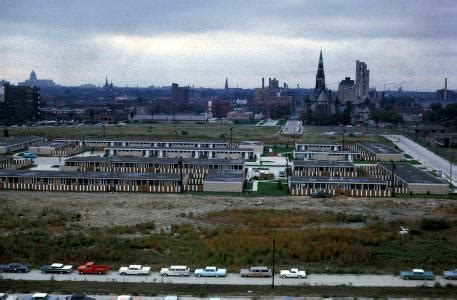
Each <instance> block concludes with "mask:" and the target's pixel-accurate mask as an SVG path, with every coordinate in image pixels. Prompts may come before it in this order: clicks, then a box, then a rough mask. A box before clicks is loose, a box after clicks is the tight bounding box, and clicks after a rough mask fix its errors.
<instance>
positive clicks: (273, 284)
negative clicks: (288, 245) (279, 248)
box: [271, 229, 276, 289]
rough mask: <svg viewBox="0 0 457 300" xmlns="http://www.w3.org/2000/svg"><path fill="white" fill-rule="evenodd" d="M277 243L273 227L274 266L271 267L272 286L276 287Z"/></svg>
mask: <svg viewBox="0 0 457 300" xmlns="http://www.w3.org/2000/svg"><path fill="white" fill-rule="evenodd" d="M275 244H276V240H275V230H274V229H273V260H272V262H273V266H272V268H271V288H272V289H274V288H275Z"/></svg>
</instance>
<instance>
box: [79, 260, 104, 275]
mask: <svg viewBox="0 0 457 300" xmlns="http://www.w3.org/2000/svg"><path fill="white" fill-rule="evenodd" d="M109 270H110V267H109V266H106V265H96V264H95V263H94V262H92V261H90V262H88V263H86V264H85V265H82V266H79V267H78V273H79V274H98V275H102V274H106V273H108V271H109Z"/></svg>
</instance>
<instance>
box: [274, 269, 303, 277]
mask: <svg viewBox="0 0 457 300" xmlns="http://www.w3.org/2000/svg"><path fill="white" fill-rule="evenodd" d="M279 276H281V278H306V271H300V270H298V269H297V268H292V269H290V270H281V272H280V273H279Z"/></svg>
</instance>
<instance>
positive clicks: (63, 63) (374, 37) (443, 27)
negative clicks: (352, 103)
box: [0, 0, 457, 90]
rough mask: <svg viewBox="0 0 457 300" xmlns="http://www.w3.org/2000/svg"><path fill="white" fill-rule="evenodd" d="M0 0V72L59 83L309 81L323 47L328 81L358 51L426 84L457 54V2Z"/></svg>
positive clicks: (395, 74) (375, 65)
mask: <svg viewBox="0 0 457 300" xmlns="http://www.w3.org/2000/svg"><path fill="white" fill-rule="evenodd" d="M130 2H131V3H130ZM1 6H2V9H0V27H1V28H2V31H1V32H0V57H2V60H0V74H1V76H4V77H6V78H5V79H9V80H13V81H14V80H16V79H23V78H24V76H26V75H27V73H28V72H29V71H30V70H31V69H32V68H38V67H39V68H40V69H42V71H41V72H39V73H38V74H39V76H40V74H43V76H47V77H53V78H54V79H55V80H56V81H58V82H62V83H65V84H80V83H83V82H87V81H92V82H94V81H97V80H100V78H102V79H103V78H104V76H105V75H106V74H108V75H110V76H111V77H113V80H118V81H119V82H121V83H122V84H131V85H132V84H136V83H140V84H143V85H146V84H151V83H154V84H169V82H171V81H182V83H184V84H187V83H189V84H193V83H195V84H196V85H207V86H222V84H223V80H224V79H225V77H226V76H230V77H232V78H233V79H232V81H238V82H239V83H240V85H241V86H245V87H247V86H249V87H253V86H255V85H258V78H260V77H261V76H266V77H268V76H269V75H270V74H271V76H276V77H279V78H280V79H282V80H287V81H288V82H290V83H291V84H293V85H295V84H296V83H299V84H300V85H301V86H312V85H313V80H314V78H313V77H314V72H315V68H316V64H317V55H318V51H319V47H320V46H322V47H323V49H324V56H325V57H324V59H325V66H326V73H327V76H328V78H329V82H332V83H333V88H335V87H336V86H335V84H336V82H338V81H339V80H341V79H342V78H343V77H344V76H349V75H350V76H353V73H354V69H355V66H354V65H355V60H356V59H362V60H365V61H366V62H367V63H368V65H369V67H370V68H371V70H372V73H371V74H372V76H371V77H372V83H373V85H377V86H378V87H381V86H382V85H383V83H384V82H387V81H391V80H393V81H405V82H407V81H408V82H409V81H410V80H413V83H412V84H411V85H410V87H412V88H415V89H429V90H433V89H436V88H438V87H439V86H438V85H440V83H441V78H443V77H445V76H448V77H450V78H452V76H455V75H456V73H457V71H455V70H454V69H453V68H451V67H450V66H451V65H455V63H456V60H457V57H456V42H455V40H456V38H457V33H456V31H455V29H454V28H457V5H456V4H455V1H421V0H419V1H406V0H404V1H393V0H392V1H361V0H360V1H359V0H352V1H336V0H333V1H332V0H329V1H300V0H296V1H294V0H287V1H246V0H244V1H242V0H232V1H222V0H216V1H209V0H207V1H203V0H194V1H190V0H188V1H184V0H174V1H167V0H156V1H146V0H142V1H139V0H137V1H108V0H98V1H97V0H96V1H93V0H92V1H89V0H87V1H81V0H79V1H78V0H76V1H69V0H66V1H59V0H43V1H33V0H23V1H13V0H4V1H2V4H1ZM132 37H134V38H135V39H134V40H132V39H130V38H132ZM220 37H222V38H223V39H222V40H221V38H220ZM187 39H189V40H188V44H187V45H184V44H180V43H178V42H177V41H176V40H187ZM224 39H225V40H224ZM113 41H115V43H112V42H113ZM123 41H124V42H125V45H128V46H129V51H127V50H126V49H125V47H123V46H122V45H123V44H122V43H123ZM167 43H172V45H171V46H170V45H167ZM173 43H174V44H173ZM199 43H200V44H201V45H205V47H206V48H202V47H201V46H199ZM238 44H239V46H240V47H238V48H239V49H238V48H237V47H236V46H237V45H238ZM167 46H169V48H167V49H165V50H163V48H166V47H167ZM148 47H150V48H151V49H143V48H148ZM184 48H186V49H184ZM161 49H162V50H163V51H162V50H161ZM206 49H210V50H206ZM146 50H148V51H146ZM180 50H183V51H180ZM185 50H188V51H187V52H186V51H185ZM167 53H168V55H167ZM173 54H175V56H173ZM190 74H192V75H190ZM151 81H152V82H151ZM451 82H452V81H451Z"/></svg>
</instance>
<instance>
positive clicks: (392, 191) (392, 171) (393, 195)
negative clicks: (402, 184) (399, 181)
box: [392, 161, 395, 197]
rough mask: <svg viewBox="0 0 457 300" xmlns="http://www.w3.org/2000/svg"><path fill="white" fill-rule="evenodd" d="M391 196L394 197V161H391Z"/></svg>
mask: <svg viewBox="0 0 457 300" xmlns="http://www.w3.org/2000/svg"><path fill="white" fill-rule="evenodd" d="M392 197H395V163H394V161H392Z"/></svg>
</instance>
